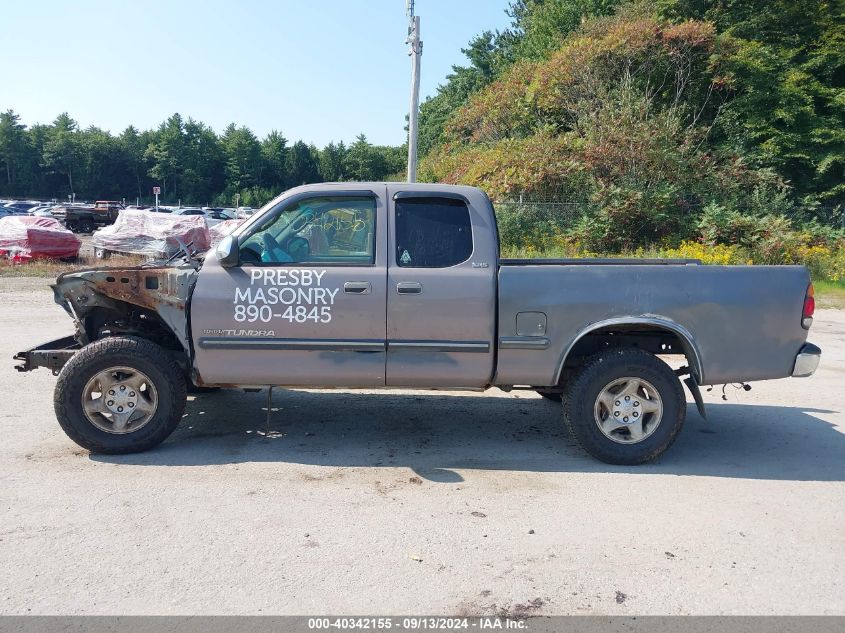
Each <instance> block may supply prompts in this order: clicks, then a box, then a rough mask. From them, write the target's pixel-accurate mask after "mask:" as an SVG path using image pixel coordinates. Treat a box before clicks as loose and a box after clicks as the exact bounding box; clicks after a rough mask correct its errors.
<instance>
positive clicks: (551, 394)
mask: <svg viewBox="0 0 845 633" xmlns="http://www.w3.org/2000/svg"><path fill="white" fill-rule="evenodd" d="M534 391H536V392H537V393H539V394H540V395H541V396H543V397H544V398H545V399H546V400H551V401H552V402H560V401H561V400H562V399H563V396H562V395H561V394H560V393H557V392H555V391H543V390H542V389H535V390H534Z"/></svg>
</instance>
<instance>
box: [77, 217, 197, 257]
mask: <svg viewBox="0 0 845 633" xmlns="http://www.w3.org/2000/svg"><path fill="white" fill-rule="evenodd" d="M192 242H193V244H192V245H191V250H192V251H206V250H208V249H209V248H210V247H211V237H210V236H209V233H208V226H206V223H205V218H204V217H203V216H201V215H170V214H169V213H155V212H154V211H133V210H130V211H125V210H124V211H121V212H120V214H119V215H118V216H117V220H116V221H115V223H114V224H112V225H111V226H105V227H103V228H101V229H98V230H97V231H95V232H94V235H93V236H92V238H91V243H92V245H93V246H94V248H103V249H106V250H108V251H113V252H116V253H133V254H136V255H150V256H154V257H170V256H171V255H174V254H176V252H177V251H178V250H179V249H180V243H181V244H182V245H184V246H187V245H188V244H191V243H192Z"/></svg>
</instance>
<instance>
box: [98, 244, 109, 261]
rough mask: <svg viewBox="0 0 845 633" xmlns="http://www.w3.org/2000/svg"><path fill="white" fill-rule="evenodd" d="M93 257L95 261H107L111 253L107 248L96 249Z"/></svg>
mask: <svg viewBox="0 0 845 633" xmlns="http://www.w3.org/2000/svg"><path fill="white" fill-rule="evenodd" d="M94 257H96V258H97V259H108V258H109V257H111V251H110V250H108V249H107V248H102V247H99V246H98V247H97V248H95V249H94Z"/></svg>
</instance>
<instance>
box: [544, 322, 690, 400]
mask: <svg viewBox="0 0 845 633" xmlns="http://www.w3.org/2000/svg"><path fill="white" fill-rule="evenodd" d="M611 347H638V348H642V349H645V350H646V351H650V352H652V353H654V354H682V355H683V356H685V357H686V359H687V362H688V363H689V366H690V372H691V373H692V376H693V378H694V379H695V381H696V382H697V383H698V384H702V381H703V379H704V370H703V366H702V362H701V353H700V351H699V349H698V346H697V345H696V344H695V338H694V337H693V335H692V334H691V333H690V332H689V330H687V329H686V328H685V327H683V326H682V325H680V324H678V323H676V322H674V321H671V320H669V319H665V318H658V317H619V318H614V319H606V320H604V321H598V322H596V323H592V324H591V325H589V326H587V327H586V328H584V329H583V330H581V331H580V332H579V333H578V334H577V335H576V336H575V337H574V338H573V339H572V340H571V341H570V342H569V344H568V345H567V347H566V348H565V349H564V351H563V353H562V355H561V357H560V360H559V362H558V366H557V373H556V375H555V383H556V384H557V383H559V382H560V379H561V376H562V374H563V371H564V369H565V367H566V366H567V364H570V365H571V364H573V363H574V361H576V360H577V359H579V358H583V357H585V356H588V355H591V354H593V353H596V352H597V351H600V350H601V349H607V348H611Z"/></svg>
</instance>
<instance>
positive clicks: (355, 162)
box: [344, 134, 387, 181]
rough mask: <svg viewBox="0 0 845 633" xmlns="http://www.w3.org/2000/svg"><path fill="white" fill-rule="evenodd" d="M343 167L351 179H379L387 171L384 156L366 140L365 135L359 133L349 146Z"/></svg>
mask: <svg viewBox="0 0 845 633" xmlns="http://www.w3.org/2000/svg"><path fill="white" fill-rule="evenodd" d="M344 169H345V171H346V173H347V175H348V176H349V178H350V179H352V180H358V181H373V180H379V179H381V178H382V177H383V176H384V175H385V174H386V173H387V162H386V161H385V159H384V156H383V155H382V154H381V153H380V152H379V151H378V150H377V149H376V148H375V147H373V145H371V144H370V142H369V141H367V137H366V136H365V135H363V134H359V135H358V136H357V138H356V139H355V142H354V143H353V144H352V145H350V146H349V152H347V154H346V161H345V163H344Z"/></svg>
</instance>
